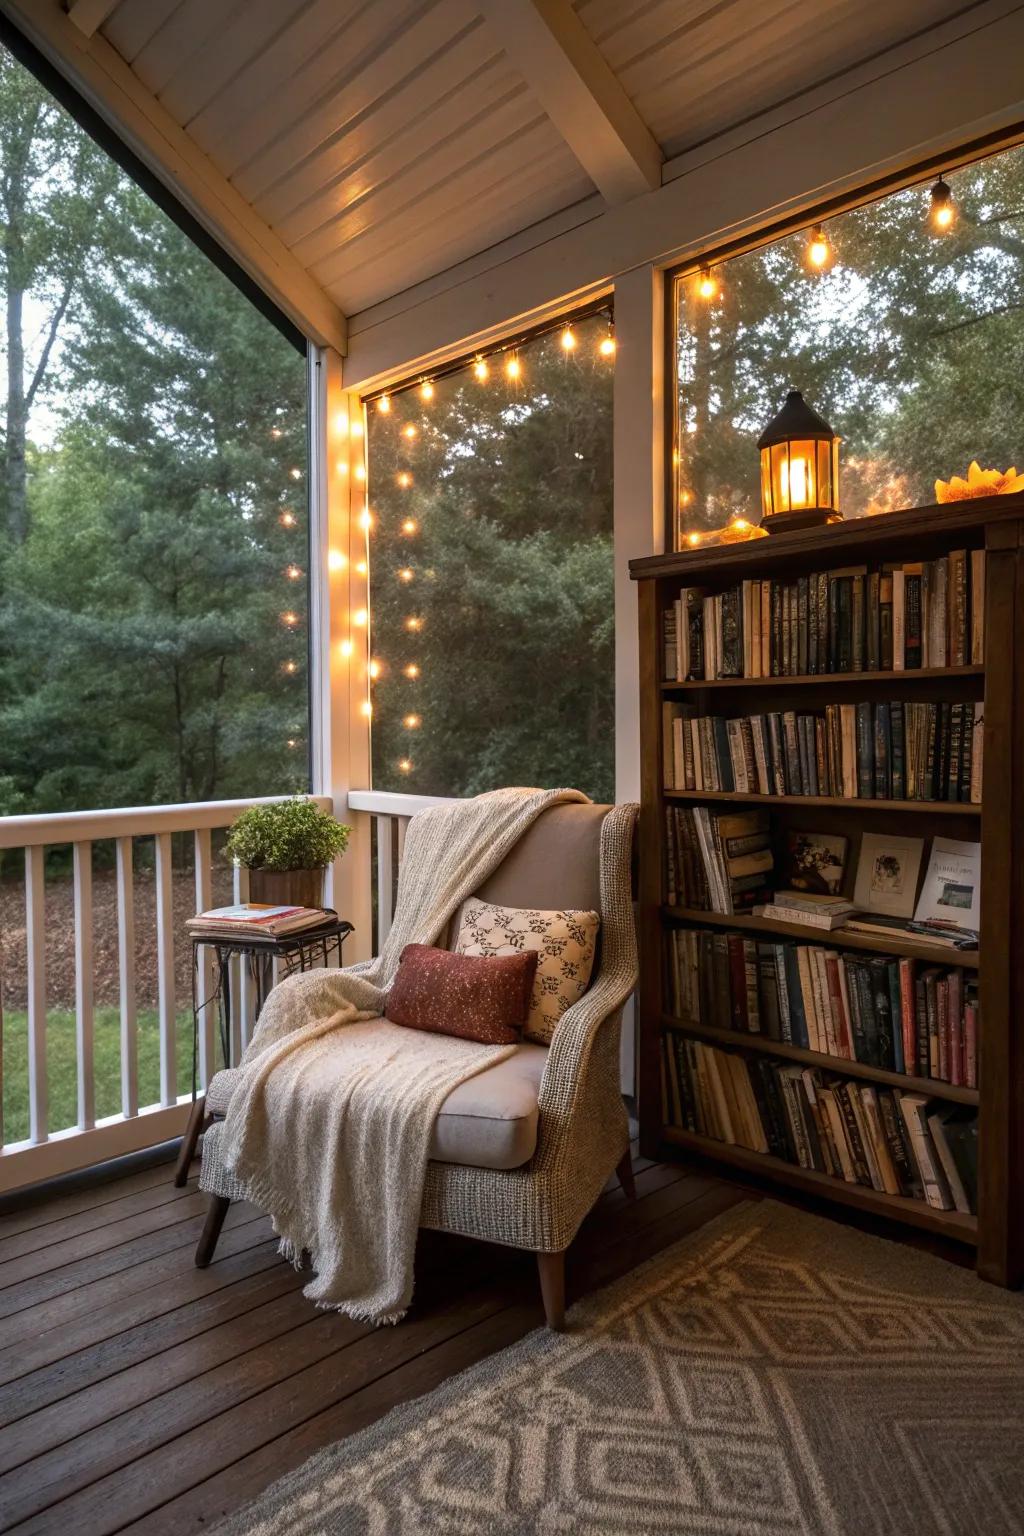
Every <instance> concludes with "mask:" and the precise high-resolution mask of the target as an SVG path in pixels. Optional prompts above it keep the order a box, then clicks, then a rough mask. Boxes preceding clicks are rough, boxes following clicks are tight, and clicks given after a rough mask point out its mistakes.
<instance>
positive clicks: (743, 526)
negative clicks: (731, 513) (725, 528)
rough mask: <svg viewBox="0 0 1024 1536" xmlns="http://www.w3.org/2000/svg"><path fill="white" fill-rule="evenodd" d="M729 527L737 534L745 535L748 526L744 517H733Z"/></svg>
mask: <svg viewBox="0 0 1024 1536" xmlns="http://www.w3.org/2000/svg"><path fill="white" fill-rule="evenodd" d="M731 526H732V527H733V528H735V529H736V532H737V533H746V531H747V529H748V528H749V527H750V524H749V523H748V522H747V519H746V518H745V517H734V518H733V520H732V524H731Z"/></svg>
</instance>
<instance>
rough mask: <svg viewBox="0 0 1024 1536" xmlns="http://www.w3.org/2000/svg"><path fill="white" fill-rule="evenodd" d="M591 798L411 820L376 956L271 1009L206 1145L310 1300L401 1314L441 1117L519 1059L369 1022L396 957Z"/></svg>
mask: <svg viewBox="0 0 1024 1536" xmlns="http://www.w3.org/2000/svg"><path fill="white" fill-rule="evenodd" d="M586 798H587V797H586V796H585V795H582V794H580V793H579V791H577V790H568V789H560V790H559V789H555V790H528V789H503V790H496V791H494V792H493V793H491V794H487V795H480V796H478V797H477V798H476V799H474V800H463V801H458V802H456V803H454V804H452V805H450V806H448V805H446V806H438V807H435V808H433V809H431V810H429V811H424V812H421V814H420V815H418V816H416V817H414V818H413V820H412V821H411V822H410V824H409V829H408V834H407V836H406V841H405V856H404V858H403V861H402V868H401V872H400V876H399V884H398V901H397V903H396V907H397V911H396V915H395V922H394V924H393V926H392V929H391V932H390V934H389V935H388V938H387V940H386V942H385V944H384V946H383V949H382V951H381V953H380V955H379V956H377V958H376V959H374V960H369V961H366V962H364V963H363V964H361V965H354V966H351V967H349V968H348V969H346V970H343V971H329V970H322V971H308V972H306V973H305V974H304V975H299V976H293V977H291V978H290V979H289V980H287V981H284V982H282V983H281V984H280V985H279V986H278V987H275V989H274V991H273V992H272V993H271V994H270V997H269V998H268V999H267V1003H266V1006H265V1007H264V1009H263V1012H262V1014H261V1016H260V1021H259V1024H258V1026H257V1029H256V1031H255V1034H254V1035H253V1038H252V1040H251V1041H250V1043H249V1045H248V1047H247V1048H246V1051H245V1053H244V1055H243V1057H242V1061H241V1063H240V1065H239V1067H238V1068H236V1069H234V1070H233V1071H232V1073H231V1077H232V1079H233V1080H234V1081H233V1085H232V1089H231V1096H230V1100H229V1102H228V1106H227V1112H226V1116H225V1119H224V1122H223V1124H222V1125H215V1126H212V1127H211V1128H210V1130H209V1131H208V1132H207V1147H208V1148H209V1147H210V1141H211V1138H214V1139H217V1140H219V1142H220V1145H219V1149H218V1150H219V1156H220V1159H221V1160H222V1161H223V1164H224V1166H225V1167H226V1169H227V1171H228V1173H229V1174H230V1176H231V1177H232V1179H233V1181H234V1184H235V1186H236V1187H237V1188H238V1190H239V1191H240V1193H241V1194H242V1195H243V1196H244V1198H246V1199H248V1200H251V1201H252V1202H253V1203H254V1204H256V1205H258V1206H260V1207H261V1208H262V1209H263V1210H265V1211H268V1212H269V1213H270V1215H271V1216H272V1218H273V1221H274V1228H275V1231H276V1232H277V1233H278V1234H279V1235H280V1238H281V1251H282V1253H284V1254H285V1255H286V1256H287V1257H289V1258H290V1259H292V1261H293V1262H295V1263H298V1262H299V1261H300V1260H301V1258H302V1255H303V1254H304V1253H307V1254H308V1255H309V1258H310V1260H311V1263H312V1266H313V1269H314V1270H315V1277H314V1279H313V1280H312V1281H311V1282H310V1283H309V1285H307V1286H306V1288H305V1293H304V1294H305V1295H306V1296H308V1297H309V1298H310V1300H312V1301H315V1302H316V1303H317V1304H318V1305H319V1306H322V1307H332V1308H336V1309H337V1310H339V1311H342V1312H346V1313H348V1315H349V1316H350V1317H353V1318H357V1319H360V1320H368V1321H372V1322H378V1323H394V1322H398V1320H399V1319H400V1318H401V1317H402V1316H403V1315H404V1313H405V1311H406V1309H407V1307H408V1305H409V1302H410V1300H411V1299H412V1291H413V1279H414V1277H413V1257H414V1253H415V1248H416V1233H417V1230H418V1227H419V1215H420V1205H421V1202H422V1198H423V1184H424V1180H425V1178H426V1170H427V1160H428V1152H429V1148H430V1139H431V1135H432V1133H433V1128H434V1122H435V1120H436V1118H437V1114H438V1111H439V1110H440V1108H441V1105H442V1104H443V1103H444V1101H445V1099H446V1098H447V1097H448V1095H449V1094H450V1093H451V1092H452V1090H453V1089H454V1088H457V1087H458V1085H459V1084H460V1083H462V1082H465V1081H466V1079H467V1078H470V1077H473V1076H475V1074H476V1073H478V1072H482V1071H483V1070H484V1068H485V1067H490V1066H493V1065H494V1063H495V1062H497V1061H501V1060H502V1059H503V1058H504V1057H505V1056H508V1055H510V1054H511V1053H512V1051H513V1049H514V1047H513V1046H486V1045H478V1044H476V1043H475V1042H473V1041H468V1040H456V1039H454V1038H452V1037H450V1036H447V1035H434V1034H426V1033H422V1032H420V1031H418V1030H413V1029H403V1028H401V1027H399V1026H398V1025H394V1024H389V1023H379V1022H375V1023H373V1024H372V1025H368V1024H367V1023H366V1021H367V1020H369V1019H373V1020H378V1019H379V1017H380V1015H381V1014H382V1013H383V1011H384V1004H385V1000H386V997H387V992H388V989H389V988H390V986H391V983H392V981H393V979H394V976H395V972H396V971H397V969H398V960H399V956H400V955H401V952H402V950H403V948H404V947H405V945H406V944H414V943H415V944H434V943H436V942H437V940H438V938H439V937H440V935H441V934H442V933H443V931H444V929H445V926H446V925H447V923H448V922H449V921H450V919H451V917H452V915H453V914H454V913H455V912H456V911H457V909H458V907H459V906H460V905H461V903H462V902H463V901H465V899H466V898H467V897H468V896H471V895H472V894H473V892H474V891H476V890H477V889H478V887H479V886H480V885H481V884H482V883H483V882H484V880H486V878H487V876H488V875H489V874H490V873H491V872H492V870H494V869H496V868H497V866H498V865H499V864H500V863H501V861H502V860H503V859H504V857H505V855H506V854H507V853H508V852H509V850H510V849H511V848H512V847H513V845H514V844H515V843H516V842H517V841H518V839H519V838H520V837H521V836H522V835H523V833H524V832H525V831H526V830H527V828H528V827H529V826H531V824H532V823H533V822H534V821H535V820H536V818H537V817H538V816H539V815H540V813H541V812H542V811H544V810H546V809H547V808H548V806H551V805H556V804H559V803H563V802H566V801H586ZM342 1026H344V1027H342ZM214 1096H215V1095H214V1094H213V1093H211V1097H214ZM210 1161H211V1162H215V1161H216V1159H211V1160H210ZM203 1162H204V1166H206V1163H207V1159H206V1158H205V1157H204V1159H203ZM200 1184H201V1185H202V1184H203V1179H202V1177H200ZM203 1187H206V1186H205V1185H204V1186H203Z"/></svg>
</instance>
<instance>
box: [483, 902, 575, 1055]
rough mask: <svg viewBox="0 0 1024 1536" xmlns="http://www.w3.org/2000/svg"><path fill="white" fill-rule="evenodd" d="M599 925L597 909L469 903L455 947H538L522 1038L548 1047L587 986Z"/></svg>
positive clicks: (510, 950) (502, 951)
mask: <svg viewBox="0 0 1024 1536" xmlns="http://www.w3.org/2000/svg"><path fill="white" fill-rule="evenodd" d="M600 926H601V919H600V917H599V915H598V914H597V913H596V912H581V911H575V910H570V911H567V912H535V911H524V910H521V909H519V908H515V907H493V906H491V905H490V904H489V903H488V902H486V901H467V903H466V905H465V907H464V908H463V912H462V926H461V927H460V929H459V936H458V938H457V939H456V941H455V949H456V952H457V953H458V954H460V955H514V954H518V953H520V952H522V951H523V950H527V949H535V950H536V951H537V974H536V977H535V979H534V983H533V995H532V997H531V998H530V1011H529V1013H528V1014H527V1016H526V1026H525V1028H524V1030H523V1038H524V1039H526V1040H536V1041H537V1042H538V1043H539V1044H540V1045H547V1044H548V1042H549V1041H550V1039H551V1036H552V1035H553V1034H554V1032H555V1026H556V1024H557V1023H558V1021H559V1019H560V1018H561V1017H562V1014H563V1013H564V1012H565V1010H566V1009H567V1008H568V1007H569V1006H570V1005H571V1004H572V1003H574V1002H576V1000H577V998H580V997H582V996H583V994H584V992H585V991H586V990H587V985H588V983H589V981H590V972H591V970H592V969H593V965H594V950H595V948H596V946H597V931H598V928H599V927H600Z"/></svg>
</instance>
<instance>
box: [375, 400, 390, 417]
mask: <svg viewBox="0 0 1024 1536" xmlns="http://www.w3.org/2000/svg"><path fill="white" fill-rule="evenodd" d="M377 409H378V411H379V412H380V414H381V415H382V416H387V415H388V414H389V412H390V410H391V396H390V395H381V397H380V399H379V400H378V401H377Z"/></svg>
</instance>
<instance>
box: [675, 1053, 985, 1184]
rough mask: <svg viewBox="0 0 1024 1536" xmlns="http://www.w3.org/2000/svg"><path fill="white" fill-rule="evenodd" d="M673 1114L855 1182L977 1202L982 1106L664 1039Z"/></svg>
mask: <svg viewBox="0 0 1024 1536" xmlns="http://www.w3.org/2000/svg"><path fill="white" fill-rule="evenodd" d="M662 1072H663V1090H664V1106H663V1107H664V1112H665V1118H666V1120H667V1121H668V1122H669V1124H671V1125H677V1126H679V1127H681V1128H685V1129H686V1130H689V1131H691V1132H692V1133H694V1134H695V1135H699V1136H703V1137H708V1138H711V1139H712V1140H715V1141H721V1142H727V1143H729V1144H730V1145H732V1146H740V1147H746V1148H747V1149H748V1150H749V1151H751V1152H760V1153H768V1154H771V1155H772V1156H774V1157H778V1158H782V1159H783V1160H784V1161H785V1162H788V1163H793V1164H796V1165H797V1166H798V1167H801V1168H807V1169H813V1170H814V1171H816V1172H818V1173H823V1174H827V1175H829V1176H830V1177H831V1178H836V1179H843V1180H845V1181H846V1182H847V1183H848V1184H861V1185H863V1186H864V1187H865V1188H869V1189H874V1190H877V1191H879V1192H880V1193H883V1194H887V1195H903V1196H906V1197H908V1198H910V1199H915V1200H922V1199H923V1200H925V1201H927V1203H928V1204H929V1205H930V1206H933V1207H934V1208H935V1209H937V1210H941V1211H951V1210H957V1211H962V1212H963V1213H964V1214H970V1213H973V1212H974V1211H976V1209H977V1119H978V1117H977V1111H976V1110H973V1109H969V1108H966V1107H964V1106H962V1105H958V1104H945V1103H941V1102H938V1101H932V1100H929V1099H928V1098H926V1097H924V1096H923V1095H921V1094H916V1093H904V1092H902V1091H901V1090H899V1089H896V1088H881V1087H877V1088H876V1087H874V1086H873V1085H871V1084H868V1083H858V1082H853V1081H851V1080H849V1079H846V1078H842V1077H838V1076H836V1075H834V1074H832V1073H826V1072H823V1071H822V1070H821V1069H820V1068H817V1067H799V1066H789V1065H785V1064H783V1063H781V1062H776V1061H771V1060H768V1059H767V1058H764V1057H753V1058H751V1057H747V1056H743V1055H740V1054H738V1053H737V1052H734V1051H725V1050H720V1049H718V1048H717V1047H715V1046H711V1045H706V1044H704V1042H702V1041H699V1040H691V1039H689V1038H687V1037H686V1036H685V1035H682V1034H679V1033H678V1032H677V1031H674V1030H670V1031H667V1032H666V1033H665V1035H664V1036H663V1055H662Z"/></svg>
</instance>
